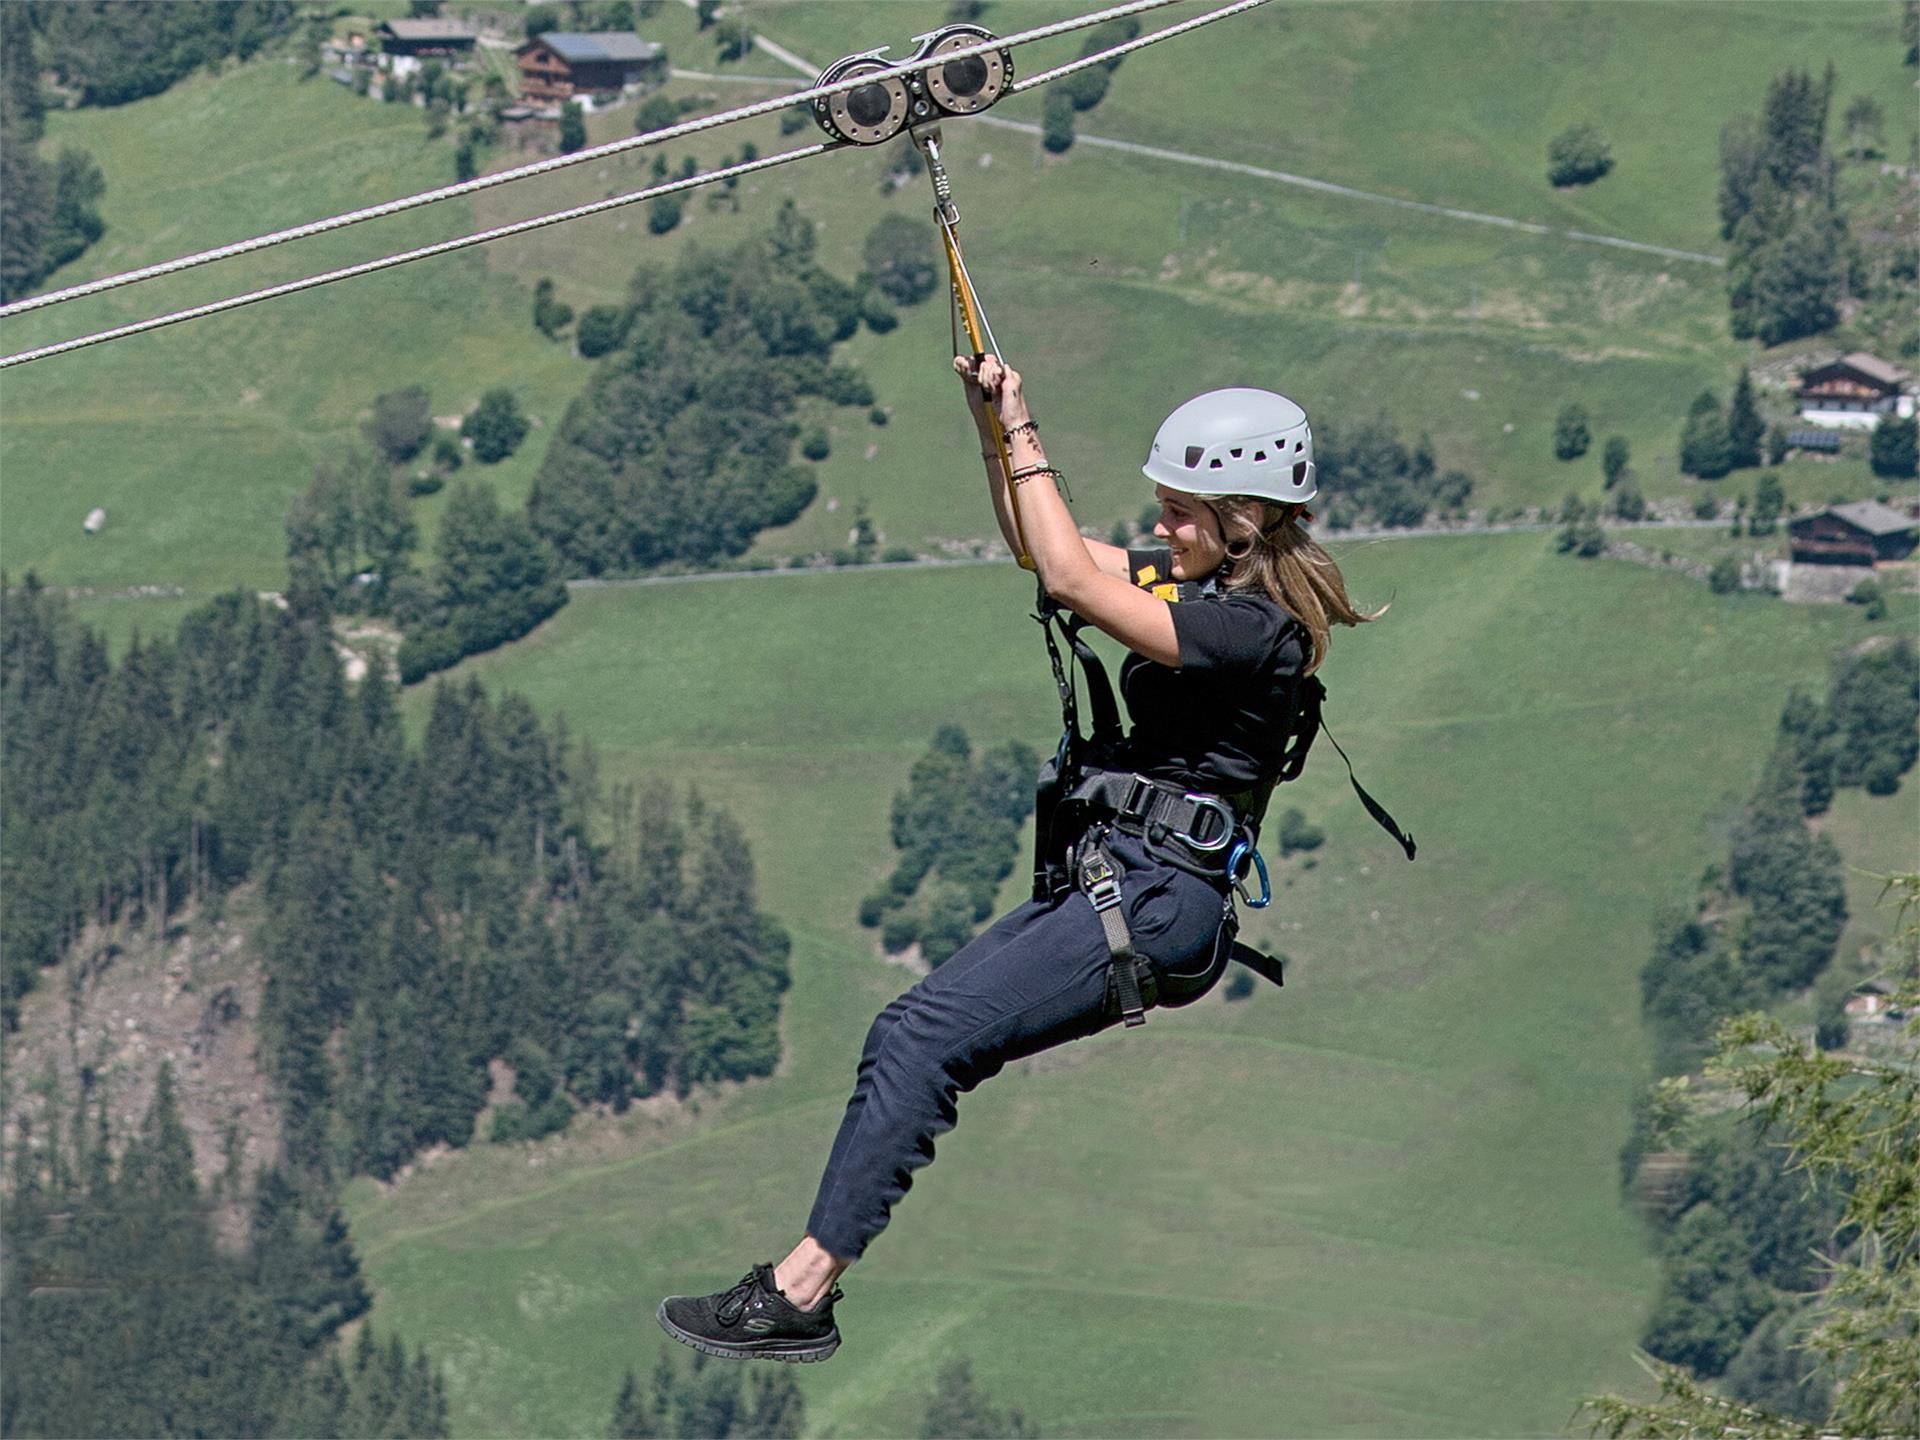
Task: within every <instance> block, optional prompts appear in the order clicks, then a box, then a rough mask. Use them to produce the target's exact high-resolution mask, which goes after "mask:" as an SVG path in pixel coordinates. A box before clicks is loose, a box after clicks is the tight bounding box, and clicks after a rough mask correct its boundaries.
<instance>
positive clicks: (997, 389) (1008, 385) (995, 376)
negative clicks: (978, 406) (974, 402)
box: [953, 355, 1031, 429]
mask: <svg viewBox="0 0 1920 1440" xmlns="http://www.w3.org/2000/svg"><path fill="white" fill-rule="evenodd" d="M953 368H954V369H955V370H956V371H958V372H959V373H960V374H961V375H962V376H964V377H965V378H967V379H968V380H970V381H971V382H973V384H975V385H978V386H979V387H980V392H981V394H983V395H984V396H985V397H986V398H987V399H988V400H990V401H992V402H993V408H994V413H996V414H997V415H998V416H999V417H1000V425H1001V428H1002V429H1011V428H1013V427H1014V426H1015V425H1024V424H1026V423H1027V421H1028V419H1030V418H1031V417H1030V416H1029V415H1028V414H1027V397H1026V395H1025V394H1024V393H1023V392H1022V389H1021V380H1020V372H1019V371H1018V370H1016V369H1014V368H1013V367H1012V366H1011V365H1009V364H1007V363H1006V362H1005V361H1004V360H1002V359H1000V358H999V357H998V356H996V355H985V356H982V357H981V358H980V361H979V363H978V365H977V366H976V364H975V362H974V361H973V360H972V359H971V358H969V357H968V356H964V355H956V356H955V357H954V361H953Z"/></svg>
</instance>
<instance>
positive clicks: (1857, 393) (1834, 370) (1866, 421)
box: [1796, 351, 1913, 426]
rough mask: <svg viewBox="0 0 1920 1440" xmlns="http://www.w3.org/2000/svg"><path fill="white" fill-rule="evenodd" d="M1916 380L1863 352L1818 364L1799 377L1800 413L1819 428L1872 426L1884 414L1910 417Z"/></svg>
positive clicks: (1896, 367)
mask: <svg viewBox="0 0 1920 1440" xmlns="http://www.w3.org/2000/svg"><path fill="white" fill-rule="evenodd" d="M1912 378H1913V377H1912V376H1910V375H1909V374H1907V372H1906V371H1904V370H1902V369H1900V368H1899V367H1898V366H1894V365H1889V364H1888V363H1887V362H1886V361H1884V360H1882V359H1879V358H1878V357H1877V356H1873V355H1869V354H1867V353H1865V352H1864V351H1861V352H1858V353H1856V354H1853V355H1843V356H1841V357H1840V358H1839V359H1838V360H1834V361H1830V362H1829V363H1827V364H1825V365H1816V366H1815V367H1814V368H1813V369H1811V370H1809V371H1807V372H1806V373H1805V374H1804V375H1802V376H1801V377H1800V388H1799V390H1798V392H1797V394H1796V398H1797V399H1798V401H1799V404H1800V414H1801V415H1802V417H1804V418H1805V419H1808V420H1811V421H1813V422H1814V423H1816V424H1820V425H1846V426H1872V425H1875V424H1877V423H1878V422H1879V419H1880V417H1881V416H1882V415H1886V414H1903V415H1904V414H1910V413H1911V412H1912V408H1913V402H1912V400H1911V398H1910V397H1908V398H1906V403H1905V404H1904V405H1903V404H1902V399H1903V397H1906V396H1907V385H1908V382H1909V381H1910V380H1911V379H1912Z"/></svg>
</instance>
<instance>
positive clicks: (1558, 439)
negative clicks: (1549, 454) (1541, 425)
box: [1553, 401, 1593, 460]
mask: <svg viewBox="0 0 1920 1440" xmlns="http://www.w3.org/2000/svg"><path fill="white" fill-rule="evenodd" d="M1592 440H1593V437H1592V434H1591V433H1590V432H1589V431H1588V429H1587V411H1586V407H1585V406H1584V405H1581V404H1580V403H1579V402H1578V401H1569V402H1568V403H1567V404H1565V405H1563V406H1561V407H1560V414H1559V415H1558V416H1557V417H1556V418H1555V419H1554V422H1553V453H1554V457H1555V458H1556V459H1560V460H1578V459H1579V458H1580V457H1581V456H1582V455H1584V454H1586V453H1587V446H1588V445H1590V444H1591V443H1592Z"/></svg>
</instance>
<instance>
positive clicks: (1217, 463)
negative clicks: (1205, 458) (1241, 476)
mask: <svg viewBox="0 0 1920 1440" xmlns="http://www.w3.org/2000/svg"><path fill="white" fill-rule="evenodd" d="M1226 463H1227V462H1226V461H1224V460H1215V461H1214V462H1213V463H1212V464H1211V465H1209V466H1207V468H1208V469H1209V470H1218V469H1219V468H1220V467H1221V466H1223V465H1225V464H1226Z"/></svg>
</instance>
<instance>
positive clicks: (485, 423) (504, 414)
mask: <svg viewBox="0 0 1920 1440" xmlns="http://www.w3.org/2000/svg"><path fill="white" fill-rule="evenodd" d="M527 430H528V424H527V417H526V416H524V415H522V414H521V413H520V405H519V402H518V401H516V400H515V399H514V398H513V392H512V391H511V390H508V389H506V388H505V387H501V388H500V389H497V390H489V391H488V392H487V393H486V394H485V395H482V396H481V397H480V404H479V405H478V406H476V407H475V409H474V412H473V413H472V414H471V415H469V416H467V418H466V419H465V420H463V421H462V422H461V424H460V433H461V435H462V436H464V437H465V438H466V439H468V440H470V441H472V442H473V454H474V458H475V459H477V460H479V461H481V462H482V463H484V464H487V465H495V464H498V463H499V462H500V461H502V460H504V459H506V458H507V457H508V456H509V455H511V454H512V453H513V452H514V451H515V450H517V449H519V448H520V442H521V441H522V440H524V439H526V438H527Z"/></svg>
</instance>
